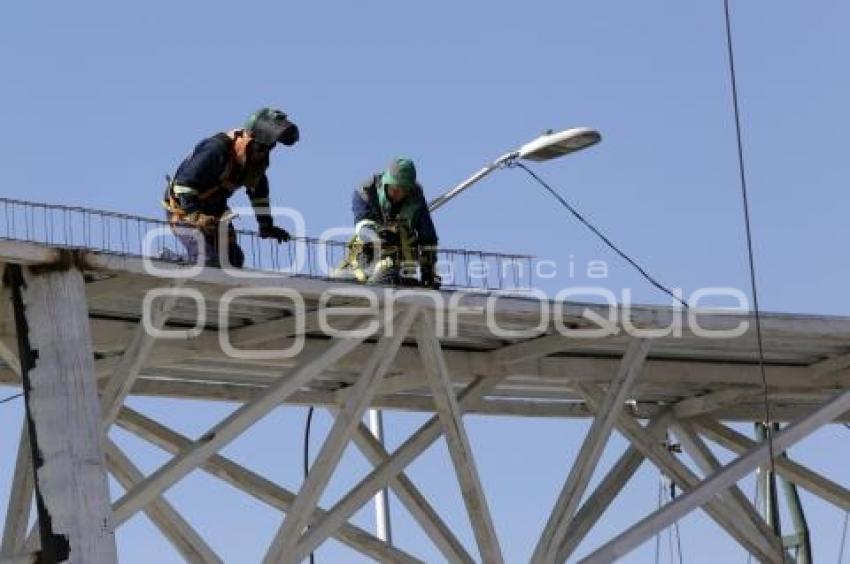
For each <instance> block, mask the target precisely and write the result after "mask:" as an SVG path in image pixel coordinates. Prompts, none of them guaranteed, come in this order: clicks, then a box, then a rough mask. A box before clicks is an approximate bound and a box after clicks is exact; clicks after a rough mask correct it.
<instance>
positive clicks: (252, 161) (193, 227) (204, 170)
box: [163, 108, 299, 268]
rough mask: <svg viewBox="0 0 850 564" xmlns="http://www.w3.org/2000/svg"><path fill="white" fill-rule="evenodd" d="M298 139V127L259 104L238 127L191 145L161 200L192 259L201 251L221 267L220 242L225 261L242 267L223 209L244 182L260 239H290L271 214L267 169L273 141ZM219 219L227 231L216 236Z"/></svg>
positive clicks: (208, 261) (290, 142)
mask: <svg viewBox="0 0 850 564" xmlns="http://www.w3.org/2000/svg"><path fill="white" fill-rule="evenodd" d="M298 137H299V133H298V126H296V125H295V124H294V123H293V122H292V121H290V120H289V119H288V118H287V116H286V114H284V113H283V112H281V111H280V110H276V109H272V108H262V109H260V110H258V111H256V112H254V113H253V114H251V116H250V117H249V118H248V120H247V121H246V122H245V125H244V126H243V127H242V128H241V129H234V130H231V131H229V132H226V133H218V134H216V135H213V136H212V137H209V138H207V139H204V140H203V141H201V142H200V143H198V144H197V145H196V146H195V149H194V150H193V151H192V153H191V154H190V155H189V156H188V157H186V159H184V160H183V162H182V163H181V164H180V166H179V167H178V168H177V172H176V173H175V174H174V178H173V179H169V182H168V186H167V188H166V191H165V196H164V198H163V205H164V206H165V208H166V210H167V216H168V221H169V223H170V224H171V227H172V230H173V231H174V233H175V234H176V235H177V237H178V238H179V239H180V241H181V242H182V243H183V245H184V246H185V247H186V250H187V251H188V254H189V260H190V262H192V263H196V262H197V261H198V256H199V254H200V253H201V252H203V257H204V263H205V264H206V265H208V266H219V265H220V257H219V248H220V243H219V242H220V241H221V242H222V243H225V242H226V245H227V259H228V263H229V264H230V265H231V266H234V267H237V268H240V267H242V265H243V264H244V262H245V255H244V253H243V252H242V249H241V248H240V247H239V244H238V243H237V241H236V232H235V230H234V229H233V226H232V225H231V224H230V221H229V217H228V216H229V213H228V212H229V209H228V207H227V200H228V198H230V196H232V195H233V194H234V192H235V191H236V190H237V189H239V188H240V187H242V186H244V187H245V188H246V190H247V192H248V197H249V198H250V200H251V206H252V208H253V209H254V215H255V216H256V218H257V224H258V225H259V235H260V237H262V238H265V239H269V238H271V239H276V240H277V241H278V242H284V241H288V240H289V238H290V236H289V233H288V232H287V231H286V230H285V229H282V228H280V227H276V226H275V225H274V221H273V219H272V217H271V214H270V210H269V180H268V178H267V177H266V169H267V168H268V166H269V153H270V152H271V150H272V149H273V148H274V146H275V144H276V143H278V142H280V143H282V144H284V145H287V146H291V145H294V144H295V142H297V141H298ZM223 221H226V223H227V231H226V233H222V234H219V225H220V224H221V223H222V222H223ZM201 242H203V248H200V243H201Z"/></svg>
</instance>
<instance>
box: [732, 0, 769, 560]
mask: <svg viewBox="0 0 850 564" xmlns="http://www.w3.org/2000/svg"><path fill="white" fill-rule="evenodd" d="M723 8H724V14H725V19H726V49H727V54H728V58H729V78H730V82H731V86H732V109H733V114H734V118H735V139H736V141H737V147H738V172H739V177H740V178H739V180H740V184H741V199H742V200H743V207H744V225H745V227H746V234H747V256H748V258H749V266H750V288H751V291H752V295H753V313H754V315H755V320H756V340H757V341H758V355H759V372H760V373H761V385H762V395H763V400H764V419H765V427H766V428H767V435H766V439H767V449H768V453H769V455H770V476H769V477H768V479H769V480H770V485H769V490H768V491H771V492H772V491H776V464H775V461H774V459H773V458H774V456H775V454H774V452H773V425H772V420H771V417H770V402H769V401H768V397H767V373H766V371H765V366H764V341H763V338H762V332H761V314H760V310H759V301H758V287H757V284H756V266H755V256H754V252H753V236H752V228H751V222H750V203H749V198H748V195H747V175H746V168H745V166H744V146H743V141H742V139H741V112H740V109H739V107H738V82H737V78H736V74H735V56H734V49H733V47H732V24H731V18H730V17H729V0H723ZM777 532H778V531H777ZM777 537H778V538H779V539H780V545H779V547H778V548H779V553H780V554H782V553H783V552H784V549H783V548H782V545H781V536H780V535H777Z"/></svg>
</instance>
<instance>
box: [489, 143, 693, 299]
mask: <svg viewBox="0 0 850 564" xmlns="http://www.w3.org/2000/svg"><path fill="white" fill-rule="evenodd" d="M505 166H507V167H514V166H517V167H519V168H521V169H523V170H524V171H525V172H527V173H528V174H529V175H530V176H531V177H532V178H533V179H534V180H536V181H537V182H538V183H539V184H540V185H541V186H542V187H543V188H544V189H545V190H546V191H547V192H549V193H550V194H551V195H552V197H554V198H555V199H556V200H558V202H559V203H560V204H561V205H562V206H564V207H565V208H566V209H567V211H569V212H570V213H571V214H573V216H574V217H575V218H576V219H577V220H579V221H580V222H581V223H582V224H583V225H584V226H585V227H587V228H588V229H590V230H591V231H592V232H593V233H594V234H595V235H596V236H597V237H599V238H600V239H602V242H603V243H605V244H606V245H607V246H608V248H610V249H611V250H612V251H614V252H615V253H617V254H618V255H619V256H620V257H621V258H622V259H623V260H625V261H626V262H628V263H629V264H630V265H632V266H633V267H634V268H635V270H637V271H638V272H640V274H641V275H642V276H643V277H644V278H645V279H646V280H648V281H649V283H650V284H652V285H653V286H655V287H656V288H658V289H659V290H661V291H662V292H664V293H665V294H667V295H669V296H670V297H672V298H673V299H674V300H676V301H677V302H679V303H680V304H682V305H683V306H684V307H685V308H686V309H687V308H688V303H687V302H685V301H684V300H683V299H682V298H680V297H679V296H677V295H676V294H675V293H673V292H672V291H670V290H669V289H668V288H667V287H666V286H664V285H663V284H662V283H661V282H659V281H658V280H656V279H655V278H653V277H652V275H650V274H649V273H648V272H647V271H646V270H645V269H644V268H643V267H642V266H641V265H639V264H638V263H637V261H635V260H634V259H632V258H631V257H630V256H629V255H627V254H626V253H624V252H623V251H621V250H620V249H619V248H618V247H617V245H615V244H614V243H613V242H612V241H611V239H609V238H608V237H606V236H605V234H604V233H602V232H601V231H600V230H599V229H597V228H596V227H594V226H593V224H591V223H590V222H589V221H588V220H586V219H585V218H584V216H582V214H581V213H579V212H578V211H577V210H576V209H575V208H574V207H573V206H571V205H570V203H569V202H567V201H566V200H565V199H564V198H563V197H562V196H561V195H560V194H558V192H556V191H555V189H553V188H552V187H551V186H549V185H548V184H547V183H546V182H545V181H544V180H543V179H542V178H540V177H539V176H537V174H535V173H534V171H533V170H531V169H530V168H528V167H527V166H525V165H524V164H523V163H521V162H520V161H518V160H516V159H513V160H510V161H508V162H506V163H505Z"/></svg>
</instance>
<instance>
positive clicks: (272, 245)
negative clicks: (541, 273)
mask: <svg viewBox="0 0 850 564" xmlns="http://www.w3.org/2000/svg"><path fill="white" fill-rule="evenodd" d="M0 208H1V209H2V214H0V239H7V240H14V241H26V242H30V243H36V244H40V245H46V246H51V247H61V248H73V249H86V250H90V251H96V252H99V253H107V254H114V255H122V256H131V257H149V258H154V259H158V260H162V261H167V262H175V263H179V262H185V261H186V260H187V255H186V251H185V249H184V248H183V245H182V243H181V242H180V241H179V240H178V239H177V238H176V237H175V236H174V234H173V233H172V232H171V229H170V227H169V225H168V222H166V221H164V220H158V219H152V218H148V217H140V216H135V215H129V214H124V213H116V212H110V211H104V210H97V209H91V208H84V207H76V206H64V205H56V204H45V203H39V202H29V201H25V200H15V199H11V198H0ZM236 235H237V240H238V243H239V245H240V246H241V247H242V250H243V252H244V253H245V265H244V267H245V268H246V269H253V270H261V271H276V272H286V273H289V274H292V275H296V276H306V277H311V278H320V279H328V278H330V277H331V275H332V273H333V271H334V269H335V267H336V266H337V265H338V264H339V263H340V262H341V261H342V260H343V258H344V256H345V254H346V243H345V241H339V240H325V239H315V238H310V237H296V238H293V239H292V240H291V241H289V242H287V243H278V242H276V241H274V240H270V239H261V238H260V237H259V235H258V234H257V233H256V232H253V231H247V230H241V229H240V230H237V231H236ZM437 255H438V271H439V272H440V274H441V275H442V278H443V282H444V287H447V288H458V289H467V290H482V291H485V290H504V291H524V290H528V289H529V288H531V287H532V281H533V274H534V272H533V268H534V263H533V257H531V256H528V255H516V254H502V253H490V252H482V251H470V250H463V249H439V250H438V252H437Z"/></svg>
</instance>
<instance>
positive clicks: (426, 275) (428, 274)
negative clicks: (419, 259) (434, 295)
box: [421, 271, 443, 290]
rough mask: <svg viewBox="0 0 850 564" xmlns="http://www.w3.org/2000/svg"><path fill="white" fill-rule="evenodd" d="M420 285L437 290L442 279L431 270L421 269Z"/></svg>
mask: <svg viewBox="0 0 850 564" xmlns="http://www.w3.org/2000/svg"><path fill="white" fill-rule="evenodd" d="M421 283H422V287H423V288H430V289H431V290H439V289H440V285H442V283H443V279H442V278H440V275H439V274H437V273H436V272H433V271H423V272H422V282H421Z"/></svg>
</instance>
